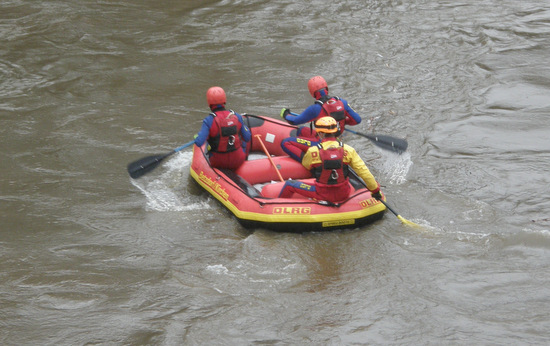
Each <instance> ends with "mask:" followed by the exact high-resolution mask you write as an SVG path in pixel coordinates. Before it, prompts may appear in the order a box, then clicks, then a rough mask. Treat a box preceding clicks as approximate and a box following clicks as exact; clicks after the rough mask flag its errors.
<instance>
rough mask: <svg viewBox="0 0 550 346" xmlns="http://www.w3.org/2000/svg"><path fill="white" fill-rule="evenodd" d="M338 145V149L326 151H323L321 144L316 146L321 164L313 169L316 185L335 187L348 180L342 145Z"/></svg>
mask: <svg viewBox="0 0 550 346" xmlns="http://www.w3.org/2000/svg"><path fill="white" fill-rule="evenodd" d="M339 144H340V146H339V147H338V148H334V147H333V148H328V149H324V148H323V146H322V145H321V143H319V144H317V147H318V148H319V158H320V159H321V163H320V164H319V165H317V166H316V167H314V168H313V175H314V176H315V179H316V180H317V182H318V183H321V184H326V185H337V184H342V183H344V182H346V181H347V180H348V174H349V167H348V165H346V164H345V163H344V144H342V142H339Z"/></svg>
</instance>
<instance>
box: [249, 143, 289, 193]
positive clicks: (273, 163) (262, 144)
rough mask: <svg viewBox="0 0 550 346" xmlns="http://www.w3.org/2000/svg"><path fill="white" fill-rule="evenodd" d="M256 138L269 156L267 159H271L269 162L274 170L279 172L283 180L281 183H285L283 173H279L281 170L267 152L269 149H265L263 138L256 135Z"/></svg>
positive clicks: (278, 173)
mask: <svg viewBox="0 0 550 346" xmlns="http://www.w3.org/2000/svg"><path fill="white" fill-rule="evenodd" d="M254 137H256V138H257V139H258V141H259V142H260V145H261V146H262V149H263V150H264V153H265V154H266V155H267V158H268V159H269V162H271V165H272V166H273V168H275V171H276V172H277V175H278V176H279V179H281V181H282V182H283V183H284V182H285V180H284V179H283V176H282V175H281V172H279V169H278V168H277V165H276V164H275V162H273V159H272V158H271V155H270V154H269V151H267V148H266V147H265V145H264V142H263V141H262V136H261V135H255V136H254Z"/></svg>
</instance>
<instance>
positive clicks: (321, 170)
mask: <svg viewBox="0 0 550 346" xmlns="http://www.w3.org/2000/svg"><path fill="white" fill-rule="evenodd" d="M315 130H316V132H317V136H318V137H319V139H320V142H319V143H318V144H317V145H315V146H312V147H310V148H309V149H308V150H307V152H306V153H305V155H304V156H303V158H302V165H303V166H304V167H305V168H306V169H308V170H310V171H311V172H312V173H313V176H314V177H315V183H314V184H313V185H310V184H306V183H304V182H302V181H299V180H288V181H286V182H285V184H284V186H283V188H282V189H281V192H280V194H279V197H282V198H288V197H291V196H292V194H293V193H298V194H300V195H302V196H306V197H310V198H314V199H317V200H323V201H329V202H332V203H337V202H341V201H343V200H345V199H346V198H348V196H349V195H350V193H351V186H350V184H349V177H348V174H349V167H351V168H352V169H353V170H354V171H355V172H356V173H357V175H359V177H361V179H363V181H364V182H365V184H366V186H367V188H368V189H369V191H370V192H371V193H372V196H373V197H374V198H376V199H381V198H382V195H381V193H380V184H379V183H378V182H377V181H376V179H375V178H374V176H373V175H372V173H371V172H370V170H369V169H368V168H367V166H366V165H365V162H364V161H363V160H362V159H361V157H360V156H359V155H358V154H357V152H356V151H355V149H353V148H352V147H351V146H349V145H347V144H343V143H342V142H340V141H338V139H337V138H336V134H337V133H338V123H337V122H336V120H335V119H334V118H332V117H322V118H320V119H318V120H317V121H315Z"/></svg>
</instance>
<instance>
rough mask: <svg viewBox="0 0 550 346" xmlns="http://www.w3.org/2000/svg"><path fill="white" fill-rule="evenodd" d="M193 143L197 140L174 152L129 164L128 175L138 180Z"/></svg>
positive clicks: (148, 157)
mask: <svg viewBox="0 0 550 346" xmlns="http://www.w3.org/2000/svg"><path fill="white" fill-rule="evenodd" d="M193 143H195V140H192V141H190V142H188V143H185V144H184V145H182V146H181V147H178V148H176V149H174V150H172V151H171V152H169V153H168V154H159V155H151V156H147V157H144V158H141V159H139V160H137V161H134V162H131V163H129V164H128V174H130V177H132V178H134V179H137V178H139V177H141V176H143V175H145V174H147V173H149V172H151V171H152V170H153V169H155V168H157V166H158V165H160V163H161V162H162V160H164V159H165V158H167V157H168V156H170V155H172V154H175V153H177V152H178V151H181V150H183V149H185V148H187V147H188V146H190V145H193Z"/></svg>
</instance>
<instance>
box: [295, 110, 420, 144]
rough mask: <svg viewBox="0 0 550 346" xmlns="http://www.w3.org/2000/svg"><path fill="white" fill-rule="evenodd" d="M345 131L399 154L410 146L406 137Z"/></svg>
mask: <svg viewBox="0 0 550 346" xmlns="http://www.w3.org/2000/svg"><path fill="white" fill-rule="evenodd" d="M290 114H292V115H299V114H297V113H293V112H290ZM348 127H349V126H348ZM345 131H349V132H351V133H353V134H355V135H359V136H362V137H365V138H367V139H369V140H370V141H372V143H373V144H374V145H376V146H378V147H380V148H382V149H385V150H389V151H393V152H394V153H398V154H401V153H402V152H404V151H406V150H407V147H408V146H409V144H408V143H407V141H406V140H405V139H402V138H396V137H392V136H388V135H375V134H372V135H369V134H366V133H361V132H357V131H353V130H350V129H348V128H346V130H345Z"/></svg>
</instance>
